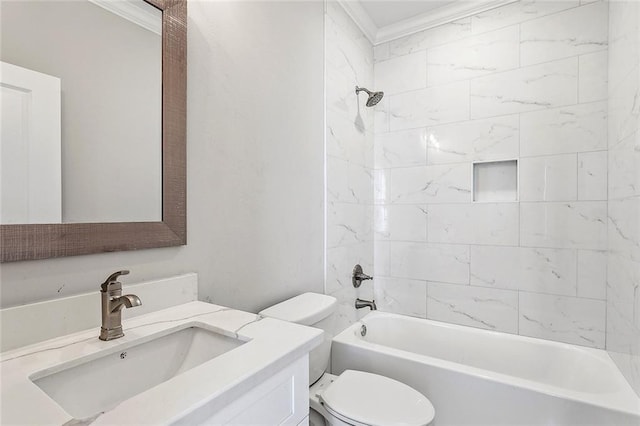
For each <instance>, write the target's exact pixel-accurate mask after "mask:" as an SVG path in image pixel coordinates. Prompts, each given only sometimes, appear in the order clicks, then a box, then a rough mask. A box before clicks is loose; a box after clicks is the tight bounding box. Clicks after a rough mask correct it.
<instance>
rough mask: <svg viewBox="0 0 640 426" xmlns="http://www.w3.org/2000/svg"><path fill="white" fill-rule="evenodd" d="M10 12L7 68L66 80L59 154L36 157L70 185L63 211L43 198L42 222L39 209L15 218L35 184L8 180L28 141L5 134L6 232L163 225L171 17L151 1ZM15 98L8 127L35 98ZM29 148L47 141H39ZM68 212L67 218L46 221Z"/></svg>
mask: <svg viewBox="0 0 640 426" xmlns="http://www.w3.org/2000/svg"><path fill="white" fill-rule="evenodd" d="M0 11H1V13H0V61H2V62H6V63H9V64H13V65H16V66H19V67H21V68H26V69H28V70H32V71H35V72H37V73H41V74H47V75H49V76H55V77H56V78H57V79H59V80H58V81H59V85H60V94H59V95H58V96H59V97H60V98H59V101H58V104H59V105H60V111H59V113H58V117H59V119H58V129H59V130H58V135H60V134H61V139H60V143H59V148H58V152H57V153H53V152H49V151H42V150H41V149H40V148H38V149H36V150H35V152H37V153H38V154H39V155H38V156H37V160H38V161H40V160H44V159H45V157H50V158H49V159H53V158H57V159H58V161H59V162H60V163H61V176H60V177H58V179H57V180H60V179H61V181H62V184H61V188H59V189H58V190H57V191H56V193H57V194H61V197H62V201H61V207H60V205H59V203H58V206H56V205H55V203H54V204H51V205H49V204H47V205H46V206H45V205H44V203H45V201H46V200H44V198H43V197H40V196H38V197H36V198H38V200H37V201H38V202H39V203H40V204H39V207H37V208H36V209H35V210H37V211H38V214H37V215H36V216H33V212H32V210H34V209H32V208H31V207H30V212H29V217H28V219H26V220H18V219H17V218H15V217H12V218H10V217H9V215H8V211H9V210H7V209H8V208H9V207H6V205H7V204H8V199H14V198H15V197H14V195H16V194H20V195H21V196H22V197H23V199H21V200H18V201H19V202H20V203H24V202H25V200H24V199H26V198H28V199H29V200H31V199H32V198H33V197H32V196H31V195H28V196H27V195H26V194H25V192H26V190H25V189H24V187H20V185H23V186H24V185H25V184H26V182H25V181H23V182H21V181H20V180H14V178H13V177H11V178H9V177H5V176H4V174H5V172H9V171H10V169H11V167H10V166H14V167H18V164H17V162H18V158H15V159H14V158H9V157H8V154H7V152H8V150H9V149H10V148H9V147H11V149H12V150H13V151H16V150H17V149H18V148H19V146H20V144H21V142H20V140H16V139H15V138H14V139H11V138H10V137H9V134H8V133H5V132H4V131H3V132H2V140H1V141H0V143H1V144H2V156H3V159H2V170H0V174H2V175H3V176H1V177H0V179H1V180H2V186H1V187H0V189H2V194H1V195H2V196H1V197H0V198H1V199H2V205H3V207H2V216H0V223H2V224H19V223H24V224H27V223H60V222H62V223H87V222H89V223H97V222H157V221H161V220H162V34H161V33H162V31H161V27H162V12H161V11H160V10H159V9H157V8H155V7H154V6H152V5H150V4H148V3H147V2H145V1H143V0H121V1H112V0H80V1H79V0H60V1H51V0H28V1H27V0H2V1H1V2H0ZM5 89H6V88H4V89H3V92H2V93H1V94H0V95H1V96H2V108H3V113H2V121H3V122H2V123H0V125H2V127H3V128H4V124H5V123H4V121H5V119H6V120H9V115H7V114H11V115H12V116H13V118H12V120H14V119H16V120H17V119H20V112H19V110H18V109H17V108H19V105H20V104H19V102H20V98H19V96H15V95H16V94H17V93H26V92H25V91H24V90H23V91H22V92H20V91H18V92H16V91H14V92H13V93H11V94H7V92H6V90H5ZM25 90H27V89H25ZM33 93H34V92H31V95H32V96H33ZM5 98H6V99H5ZM11 102H14V103H13V104H11ZM32 106H33V105H32ZM5 112H6V114H5ZM51 117H52V116H49V115H47V117H46V118H47V120H48V119H50V118H51ZM31 118H32V119H34V120H38V121H39V120H40V119H39V118H38V117H31ZM29 125H30V126H35V127H36V128H40V123H31V122H30V124H29ZM50 136H51V135H47V136H46V138H49V137H50ZM46 138H45V139H46ZM38 139H39V138H38ZM29 143H30V144H33V143H40V140H37V141H34V138H33V134H30V136H29ZM5 146H6V148H5ZM30 146H31V145H30ZM17 153H18V154H20V151H18V152H17ZM14 154H15V152H14V153H12V154H11V157H13V155H14ZM29 159H30V160H31V159H32V158H29ZM41 167H42V165H41V164H40V163H37V164H36V163H31V162H30V163H29V166H28V168H29V170H37V169H39V168H41ZM12 173H13V172H12ZM29 178H30V179H31V176H29ZM51 180H53V179H51ZM5 192H7V193H6V194H5ZM51 192H53V191H50V192H48V194H50V193H51ZM29 202H30V203H31V201H29ZM11 209H14V210H20V209H21V207H19V205H18V207H11ZM60 209H61V216H62V217H61V218H60V217H58V218H57V219H55V218H53V217H50V216H45V214H44V213H45V211H47V210H60ZM5 211H7V213H6V214H5Z"/></svg>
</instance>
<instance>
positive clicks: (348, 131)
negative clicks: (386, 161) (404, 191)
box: [325, 1, 375, 332]
mask: <svg viewBox="0 0 640 426" xmlns="http://www.w3.org/2000/svg"><path fill="white" fill-rule="evenodd" d="M325 43H326V45H325V46H326V61H325V67H326V70H325V73H326V97H327V111H326V114H327V117H326V144H327V281H326V287H325V291H326V293H327V294H330V295H332V296H335V297H336V298H337V299H338V301H339V308H338V320H337V321H336V330H335V331H336V332H338V331H341V330H342V329H344V328H346V327H347V326H348V325H349V324H351V323H353V322H355V321H357V319H358V318H359V317H362V316H363V315H364V314H366V313H367V312H368V309H366V310H365V309H362V310H360V311H356V309H355V307H354V304H355V300H356V298H357V297H361V298H363V299H371V298H372V297H373V284H372V282H371V281H366V282H365V283H364V284H363V285H362V286H361V287H360V288H359V289H355V288H354V287H353V285H352V284H351V274H352V270H353V267H354V266H355V265H356V264H360V265H361V266H362V267H363V268H364V271H365V273H368V274H372V273H373V233H372V229H373V206H372V202H373V179H372V176H373V170H372V169H373V155H372V154H373V109H372V108H368V107H366V106H365V103H366V100H367V96H366V95H365V94H364V93H361V94H360V95H359V96H356V94H355V86H356V85H357V86H364V87H367V88H368V89H370V90H375V88H374V87H373V46H372V45H371V43H370V42H369V41H368V40H367V39H366V38H365V36H364V34H362V32H361V31H360V30H359V29H358V27H357V26H356V25H355V23H354V22H353V21H352V20H351V18H350V17H349V16H348V15H347V14H346V13H345V11H344V10H343V9H342V7H341V6H340V5H338V3H336V2H334V1H330V2H327V11H326V15H325Z"/></svg>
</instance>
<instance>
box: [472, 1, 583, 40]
mask: <svg viewBox="0 0 640 426" xmlns="http://www.w3.org/2000/svg"><path fill="white" fill-rule="evenodd" d="M578 4H579V2H578V1H577V0H570V1H563V0H558V1H546V0H522V1H517V2H515V3H511V4H508V5H506V6H502V7H498V8H495V9H491V10H488V11H486V12H482V13H478V14H476V15H474V16H472V17H471V28H472V31H473V33H474V34H478V33H482V32H486V31H491V30H494V29H496V28H502V27H506V26H507V25H513V24H519V23H521V22H525V21H529V20H531V19H535V18H538V17H541V16H546V15H549V14H552V13H556V12H559V11H562V10H565V9H569V8H572V7H575V6H578Z"/></svg>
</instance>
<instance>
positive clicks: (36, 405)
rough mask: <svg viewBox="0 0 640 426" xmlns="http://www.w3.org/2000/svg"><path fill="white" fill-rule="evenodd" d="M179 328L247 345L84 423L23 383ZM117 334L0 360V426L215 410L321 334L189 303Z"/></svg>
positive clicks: (61, 342)
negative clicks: (211, 406)
mask: <svg viewBox="0 0 640 426" xmlns="http://www.w3.org/2000/svg"><path fill="white" fill-rule="evenodd" d="M125 315H126V314H125ZM185 324H189V325H196V326H197V325H200V326H203V327H206V328H214V329H216V330H217V331H218V332H220V333H222V334H225V335H228V336H231V337H236V338H239V339H242V340H245V341H247V342H246V343H244V344H242V345H241V346H239V347H237V348H235V349H233V350H232V351H229V352H227V353H224V354H222V355H220V356H218V357H216V358H214V359H212V360H210V361H207V362H205V363H204V364H201V365H199V366H197V367H194V368H192V369H191V370H188V371H186V372H184V373H182V374H180V375H177V376H175V377H173V378H171V379H169V380H167V381H166V382H164V383H161V384H160V385H157V386H155V387H153V388H151V389H149V390H147V391H145V392H142V393H140V394H138V395H136V396H134V397H132V398H130V399H128V400H126V401H124V402H122V403H120V404H119V405H118V406H116V407H115V408H114V409H112V410H110V411H107V412H105V413H101V414H100V415H98V416H97V417H94V418H92V419H74V418H73V417H72V416H70V415H69V414H67V413H66V412H65V411H64V410H63V409H62V408H60V407H59V406H58V404H56V403H55V402H54V401H53V400H52V399H50V398H49V396H48V395H47V394H46V393H45V392H44V391H42V390H41V389H40V388H39V387H38V386H37V385H36V384H34V383H33V382H32V381H31V380H30V378H29V377H31V376H33V375H35V374H36V373H38V372H41V371H43V370H46V369H49V368H52V367H54V366H57V365H60V364H62V363H65V365H66V367H72V366H74V365H77V364H81V363H83V362H86V361H87V360H88V359H89V358H91V356H92V355H94V357H97V356H98V354H99V353H100V352H103V353H104V351H105V350H106V351H108V352H116V351H118V350H120V349H125V348H126V347H128V346H132V345H134V344H139V343H142V342H144V341H147V340H150V338H151V337H153V336H154V335H156V334H157V333H162V332H163V331H165V332H166V330H169V329H174V328H176V327H181V326H182V327H184V326H185ZM123 328H124V332H125V336H124V337H122V338H120V339H116V340H112V341H108V342H104V341H101V340H99V339H98V334H99V328H98V329H92V330H87V331H82V332H79V333H74V334H70V335H67V336H63V337H59V338H56V339H51V340H48V341H45V342H41V343H37V344H33V345H30V346H25V347H23V348H20V349H15V350H12V351H8V352H4V353H2V354H0V377H1V380H0V407H1V408H0V423H2V424H58V425H63V424H65V423H68V425H83V424H95V425H98V424H168V423H172V422H173V421H176V420H178V419H180V418H182V417H183V416H184V415H186V414H187V413H190V412H192V411H193V410H195V409H196V408H198V407H199V406H202V405H203V404H205V403H210V404H215V405H216V406H218V405H219V407H220V408H222V407H224V406H226V405H228V404H229V403H230V402H232V401H234V400H235V399H236V398H238V397H239V396H241V395H242V394H244V393H245V392H247V391H249V390H251V389H252V388H253V387H254V386H255V385H256V384H258V383H260V382H262V381H264V380H265V379H267V378H268V377H270V376H271V375H272V374H273V373H275V372H276V371H278V370H281V369H282V368H284V367H286V366H288V365H289V364H291V363H292V362H293V361H294V360H296V359H298V358H300V357H301V356H303V355H305V354H306V353H308V352H309V351H310V350H311V349H313V348H315V347H316V346H318V345H319V344H320V343H321V342H322V334H323V333H322V331H321V330H319V329H315V328H311V327H303V326H300V325H297V324H291V323H287V322H283V321H279V320H275V319H271V318H262V317H260V316H259V315H256V314H251V313H247V312H243V311H237V310H234V309H229V308H225V307H222V306H218V305H213V304H209V303H204V302H189V303H185V304H183V305H179V306H175V307H172V308H168V309H164V310H162V311H157V312H153V313H150V314H147V315H143V316H140V317H137V318H133V319H130V320H125V321H123ZM74 361H77V362H75V363H74ZM114 374H117V371H114Z"/></svg>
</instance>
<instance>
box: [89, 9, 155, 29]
mask: <svg viewBox="0 0 640 426" xmlns="http://www.w3.org/2000/svg"><path fill="white" fill-rule="evenodd" d="M89 1H90V2H91V3H93V4H95V5H96V6H100V7H101V8H103V9H106V10H108V11H109V12H111V13H113V14H116V15H118V16H120V17H121V18H124V19H126V20H127V21H131V22H133V23H134V24H136V25H139V26H141V27H142V28H144V29H146V30H149V31H151V32H152V33H156V34H158V35H162V11H161V10H158V9H156V8H155V7H154V6H152V5H150V4H148V3H147V2H145V1H143V0H135V1H131V0H128V1H124V0H117V1H114V0H89Z"/></svg>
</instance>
